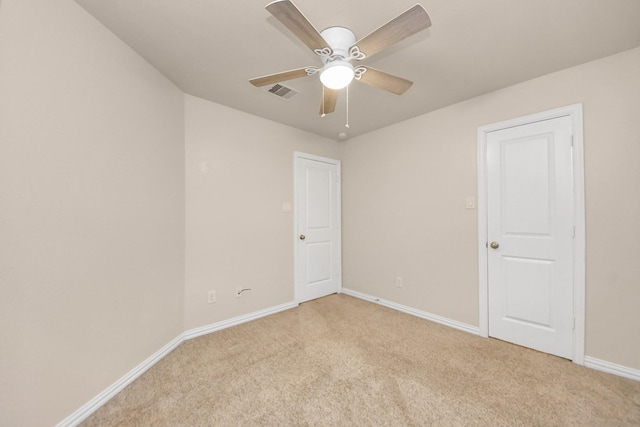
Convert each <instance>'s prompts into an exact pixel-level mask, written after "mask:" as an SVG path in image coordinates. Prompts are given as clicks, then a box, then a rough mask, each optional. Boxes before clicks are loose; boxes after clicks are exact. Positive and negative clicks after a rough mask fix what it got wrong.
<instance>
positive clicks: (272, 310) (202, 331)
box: [182, 302, 298, 341]
mask: <svg viewBox="0 0 640 427" xmlns="http://www.w3.org/2000/svg"><path fill="white" fill-rule="evenodd" d="M297 306H298V304H297V303H295V302H288V303H286V304H280V305H276V306H274V307H269V308H266V309H264V310H260V311H254V312H253V313H249V314H244V315H242V316H237V317H233V318H231V319H227V320H223V321H221V322H216V323H212V324H210V325H206V326H202V327H200V328H194V329H189V330H188V331H185V332H184V333H183V334H182V335H183V337H184V341H186V340H190V339H193V338H197V337H200V336H202V335H207V334H210V333H212V332H216V331H220V330H222V329H226V328H230V327H232V326H238V325H241V324H243V323H246V322H250V321H252V320H256V319H260V318H261V317H265V316H269V315H271V314H276V313H279V312H281V311H285V310H289V309H291V308H296V307H297Z"/></svg>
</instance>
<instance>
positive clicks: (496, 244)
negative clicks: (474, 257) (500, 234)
mask: <svg viewBox="0 0 640 427" xmlns="http://www.w3.org/2000/svg"><path fill="white" fill-rule="evenodd" d="M489 246H491V249H498V248H499V247H500V243H498V242H491V243H490V244H489Z"/></svg>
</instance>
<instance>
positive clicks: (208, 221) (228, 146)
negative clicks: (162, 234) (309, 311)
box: [185, 95, 339, 329]
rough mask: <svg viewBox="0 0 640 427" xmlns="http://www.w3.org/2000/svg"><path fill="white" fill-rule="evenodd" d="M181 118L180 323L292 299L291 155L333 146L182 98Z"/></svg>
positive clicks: (191, 324)
mask: <svg viewBox="0 0 640 427" xmlns="http://www.w3.org/2000/svg"><path fill="white" fill-rule="evenodd" d="M185 123H186V124H185V126H186V133H185V135H186V138H185V144H186V177H187V178H186V180H187V202H186V215H187V228H186V230H187V243H186V265H187V275H186V287H185V328H186V329H191V328H196V327H200V326H205V325H209V324H211V323H214V322H218V321H221V320H225V319H229V318H232V317H236V316H240V315H243V314H247V313H251V312H254V311H258V310H261V309H265V308H269V307H273V306H276V305H279V304H284V303H288V302H292V301H293V299H294V295H293V214H292V213H285V212H282V203H283V202H291V203H293V152H294V151H303V152H306V153H311V154H316V155H320V156H325V157H331V158H336V157H337V156H338V148H339V145H338V143H337V142H335V141H332V140H330V139H326V138H323V137H319V136H316V135H312V134H309V133H306V132H303V131H300V130H297V129H294V128H291V127H288V126H284V125H280V124H277V123H274V122H271V121H269V120H264V119H261V118H258V117H255V116H251V115H249V114H245V113H241V112H239V111H236V110H233V109H230V108H227V107H224V106H221V105H219V104H215V103H212V102H209V101H205V100H203V99H199V98H195V97H192V96H188V95H187V96H186V101H185ZM236 286H242V287H243V288H251V289H252V290H251V291H248V292H246V293H245V294H244V295H243V296H242V297H241V298H236V297H235V289H236ZM208 290H215V291H216V293H217V299H218V302H216V303H214V304H207V291H208Z"/></svg>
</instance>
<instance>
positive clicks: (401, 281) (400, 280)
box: [396, 277, 404, 288]
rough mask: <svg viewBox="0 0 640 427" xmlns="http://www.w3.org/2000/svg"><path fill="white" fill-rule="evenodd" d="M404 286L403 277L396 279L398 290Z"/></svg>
mask: <svg viewBox="0 0 640 427" xmlns="http://www.w3.org/2000/svg"><path fill="white" fill-rule="evenodd" d="M403 285H404V281H403V280H402V277H396V288H401V287H402V286H403Z"/></svg>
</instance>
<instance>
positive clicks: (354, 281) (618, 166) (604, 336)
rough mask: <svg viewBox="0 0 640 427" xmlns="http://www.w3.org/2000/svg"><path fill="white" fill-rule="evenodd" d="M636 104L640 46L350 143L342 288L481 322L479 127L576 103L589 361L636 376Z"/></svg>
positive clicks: (639, 349) (639, 113) (639, 134)
mask: <svg viewBox="0 0 640 427" xmlns="http://www.w3.org/2000/svg"><path fill="white" fill-rule="evenodd" d="M639 100H640V48H638V49H633V50H630V51H627V52H623V53H621V54H618V55H615V56H611V57H608V58H604V59H601V60H598V61H595V62H591V63H588V64H584V65H581V66H578V67H574V68H570V69H567V70H564V71H560V72H557V73H554V74H550V75H547V76H544V77H541V78H538V79H535V80H531V81H528V82H525V83H522V84H518V85H515V86H512V87H509V88H506V89H503V90H500V91H496V92H493V93H490V94H487V95H484V96H481V97H478V98H475V99H472V100H469V101H466V102H462V103H459V104H456V105H452V106H450V107H447V108H443V109H441V110H438V111H435V112H432V113H429V114H426V115H423V116H420V117H417V118H414V119H412V120H408V121H406V122H403V123H400V124H397V125H394V126H390V127H387V128H384V129H381V130H379V131H376V132H373V133H370V134H368V135H364V136H361V137H358V138H354V139H353V140H350V141H348V142H346V144H345V145H344V147H343V153H342V160H343V245H344V248H343V263H344V264H343V269H344V274H343V286H345V287H347V288H351V289H354V290H357V291H360V292H364V293H368V294H371V295H374V296H377V297H381V298H384V299H387V300H390V301H394V302H397V303H400V304H405V305H408V306H411V307H414V308H417V309H420V310H424V311H427V312H430V313H433V314H438V315H441V316H444V317H447V318H450V319H454V320H457V321H461V322H465V323H468V324H470V325H476V326H477V325H478V261H477V246H476V245H477V210H467V209H465V198H466V196H469V195H472V196H474V197H475V196H476V193H477V167H476V154H477V129H478V127H479V126H482V125H487V124H491V123H495V122H498V121H502V120H507V119H511V118H515V117H519V116H524V115H528V114H532V113H536V112H540V111H545V110H549V109H553V108H557V107H561V106H565V105H570V104H574V103H579V102H581V103H583V104H584V134H585V139H584V144H585V170H586V172H585V174H586V178H585V180H586V183H585V185H586V205H587V206H586V221H587V283H586V287H587V289H586V298H587V306H586V355H587V356H591V357H595V358H599V359H603V360H606V361H609V362H613V363H617V364H621V365H623V366H627V367H631V368H635V369H640V340H638V331H637V327H638V325H640V310H639V309H638V307H640V286H638V284H639V281H638V278H639V277H640V262H638V260H640V244H638V242H639V241H640V222H639V221H638V219H639V218H640V185H639V184H640V167H639V165H640V102H639ZM396 276H402V277H404V287H403V288H402V289H398V288H396V287H395V277H396Z"/></svg>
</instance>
